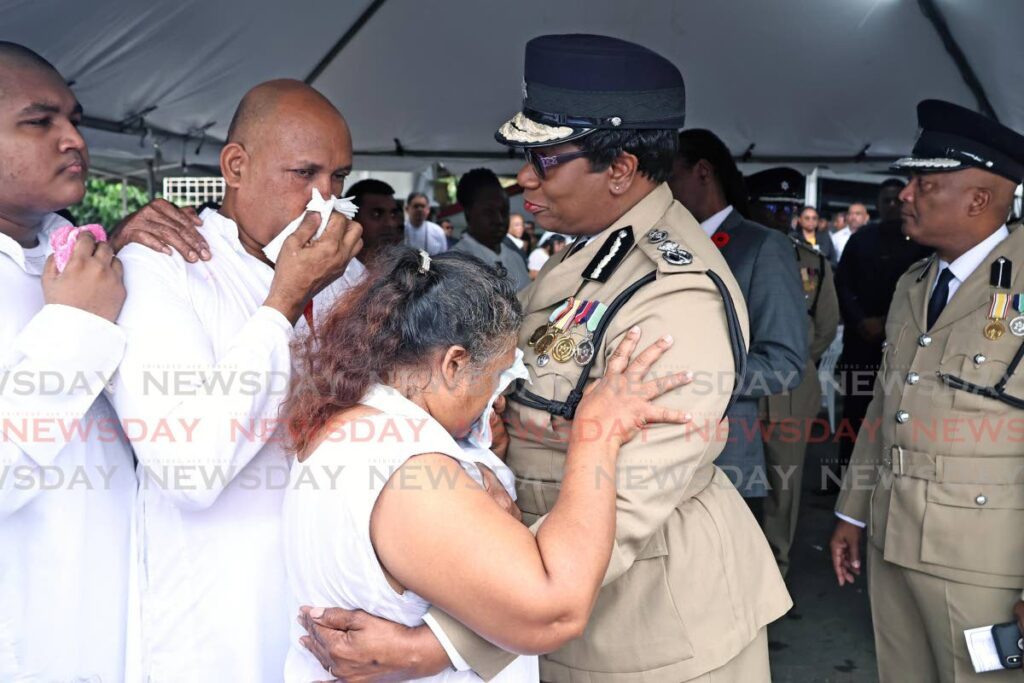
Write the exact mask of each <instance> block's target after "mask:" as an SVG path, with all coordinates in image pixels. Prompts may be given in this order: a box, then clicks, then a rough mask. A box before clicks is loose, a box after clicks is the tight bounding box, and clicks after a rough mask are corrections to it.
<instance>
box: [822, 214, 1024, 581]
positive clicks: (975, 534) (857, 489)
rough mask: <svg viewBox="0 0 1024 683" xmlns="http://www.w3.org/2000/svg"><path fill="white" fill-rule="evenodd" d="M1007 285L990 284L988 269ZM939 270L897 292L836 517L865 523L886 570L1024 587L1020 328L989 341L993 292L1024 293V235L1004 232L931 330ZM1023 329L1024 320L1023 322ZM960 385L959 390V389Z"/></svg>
mask: <svg viewBox="0 0 1024 683" xmlns="http://www.w3.org/2000/svg"><path fill="white" fill-rule="evenodd" d="M999 258H1005V259H1009V261H1010V262H1011V263H1010V265H1011V273H1012V279H1011V278H1009V277H1008V278H1007V282H1005V283H1004V287H1003V288H998V289H997V288H996V287H994V286H993V284H992V283H993V278H994V276H995V273H994V272H993V269H992V264H993V263H995V262H996V261H997V259H999ZM937 275H938V266H937V260H936V259H935V258H934V257H929V258H927V259H924V260H922V261H918V262H917V263H915V264H914V265H913V266H911V267H910V269H909V270H908V271H907V273H906V274H905V275H904V276H903V277H902V278H901V279H900V281H899V283H898V284H897V286H896V293H895V295H894V297H893V302H892V308H891V309H890V310H889V317H888V319H887V321H886V325H885V338H886V340H887V341H886V344H885V349H884V353H883V356H882V366H881V369H880V370H879V374H878V380H877V381H876V383H875V395H874V399H873V400H872V402H871V406H870V407H869V408H868V413H867V417H866V421H865V424H864V426H863V427H862V428H861V431H860V434H859V436H858V438H857V445H856V448H855V449H854V452H853V458H852V461H851V465H850V469H849V470H848V471H847V472H846V474H845V476H844V477H843V490H842V492H841V494H840V497H839V500H838V502H837V505H836V511H837V512H839V513H841V514H843V515H846V516H848V517H851V518H853V519H856V520H859V521H864V522H867V524H868V534H869V541H870V542H871V543H873V544H874V545H875V547H877V548H878V549H879V550H881V551H882V552H883V553H884V557H885V560H886V561H888V562H892V563H894V564H897V565H899V566H902V567H906V568H909V569H913V570H916V571H919V572H924V573H926V574H930V575H933V576H937V577H941V578H944V579H948V580H952V581H957V582H960V583H967V584H971V585H976V586H989V587H995V588H1020V587H1021V586H1024V372H1021V371H1020V369H1019V363H1020V362H1021V356H1022V355H1024V337H1022V336H1018V335H1016V334H1014V333H1012V332H1011V331H1010V329H1018V330H1019V331H1020V332H1021V333H1022V334H1024V325H1021V327H1017V325H1018V324H1020V323H1017V324H1014V325H1011V324H1010V322H1011V320H1012V319H1013V318H1014V317H1016V316H1019V315H1020V313H1017V312H1014V311H1013V310H1011V311H1010V312H1009V315H1008V316H1007V317H1006V319H1004V320H1003V321H1002V325H1003V326H1004V329H1006V328H1009V329H1006V331H1005V332H1004V333H1003V334H1002V336H1000V337H999V338H998V339H989V338H987V337H986V335H985V334H984V330H985V328H986V325H988V324H989V323H990V322H991V321H990V320H989V318H988V316H989V306H990V303H991V301H992V293H993V292H1003V293H1006V294H1009V295H1011V298H1012V295H1013V294H1016V293H1019V292H1022V291H1024V231H1022V230H1021V229H1020V228H1019V227H1018V228H1017V229H1012V228H1011V233H1010V236H1009V237H1008V238H1006V239H1005V240H1004V241H1003V242H1002V243H1000V244H999V245H998V246H996V248H995V249H993V251H992V253H990V254H989V256H988V257H987V258H986V259H985V260H984V261H983V262H982V264H981V265H980V266H979V267H978V268H977V269H976V270H975V271H974V272H973V273H972V274H971V275H970V276H969V277H968V278H967V280H966V281H964V282H963V283H962V284H961V285H960V288H959V289H958V290H957V291H956V293H955V294H954V295H953V297H952V299H950V301H949V303H948V304H947V305H946V307H945V309H944V310H943V311H942V313H941V315H939V317H938V319H937V320H936V322H935V325H934V326H933V327H932V329H930V330H926V329H925V328H926V315H927V306H928V299H929V297H930V295H931V290H932V285H933V283H934V282H935V280H936V277H937ZM1020 322H1021V323H1024V321H1020ZM954 387H958V388H954Z"/></svg>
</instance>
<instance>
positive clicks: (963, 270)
mask: <svg viewBox="0 0 1024 683" xmlns="http://www.w3.org/2000/svg"><path fill="white" fill-rule="evenodd" d="M1009 236H1010V230H1009V229H1008V228H1007V227H1006V225H1005V224H1004V225H1003V226H1002V227H1001V228H999V229H998V230H996V231H995V232H994V233H992V234H991V235H989V236H988V237H986V238H985V239H983V240H982V241H981V242H978V243H977V244H975V245H974V246H973V247H971V248H970V249H968V250H967V251H965V252H964V253H963V254H961V255H960V256H959V258H957V259H956V260H955V261H953V262H952V263H946V262H945V261H943V260H942V259H939V272H940V273H941V272H942V269H943V268H949V270H950V272H951V273H953V277H955V278H956V279H957V280H959V281H960V282H964V281H966V280H967V278H968V277H970V275H971V273H973V272H974V271H975V270H977V269H978V266H980V265H981V264H982V263H983V262H984V261H985V259H986V258H988V255H989V254H991V253H992V250H993V249H995V248H996V247H997V246H999V243H1000V242H1002V241H1003V240H1005V239H1006V238H1007V237H1009Z"/></svg>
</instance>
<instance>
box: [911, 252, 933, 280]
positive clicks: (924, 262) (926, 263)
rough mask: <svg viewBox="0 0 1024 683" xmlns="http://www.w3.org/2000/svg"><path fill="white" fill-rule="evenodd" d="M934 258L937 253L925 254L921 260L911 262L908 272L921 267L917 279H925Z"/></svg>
mask: <svg viewBox="0 0 1024 683" xmlns="http://www.w3.org/2000/svg"><path fill="white" fill-rule="evenodd" d="M934 260H935V254H932V255H931V256H925V257H924V258H923V259H921V260H920V261H915V262H914V263H912V264H910V267H909V268H907V272H908V273H913V272H914V271H915V270H918V269H921V274H920V275H918V276H917V281H918V282H920V281H921V280H923V279H925V277H927V275H928V270H929V269H930V268H931V265H932V261H934Z"/></svg>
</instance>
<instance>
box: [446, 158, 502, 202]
mask: <svg viewBox="0 0 1024 683" xmlns="http://www.w3.org/2000/svg"><path fill="white" fill-rule="evenodd" d="M488 187H497V188H498V189H499V190H500V189H501V181H500V180H498V176H497V175H495V174H494V171H492V170H491V169H489V168H474V169H473V170H472V171H467V172H466V173H464V174H463V175H462V177H461V178H459V184H458V185H457V186H456V188H455V199H457V200H458V202H459V204H462V208H463V209H467V208H469V207H470V206H471V205H472V204H473V202H475V201H476V197H477V195H478V194H479V193H480V191H481V190H485V189H487V188H488Z"/></svg>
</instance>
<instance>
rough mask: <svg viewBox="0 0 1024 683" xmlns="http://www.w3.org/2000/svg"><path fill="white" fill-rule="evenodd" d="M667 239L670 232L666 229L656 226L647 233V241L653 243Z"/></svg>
mask: <svg viewBox="0 0 1024 683" xmlns="http://www.w3.org/2000/svg"><path fill="white" fill-rule="evenodd" d="M666 239H668V233H667V232H666V231H664V230H658V229H657V228H655V229H654V230H651V231H650V232H649V233H647V241H649V242H650V243H651V244H658V243H659V242H664V241H665V240H666Z"/></svg>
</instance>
